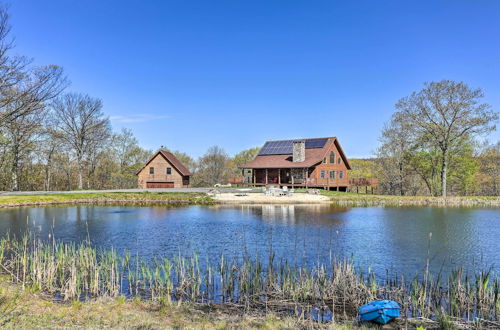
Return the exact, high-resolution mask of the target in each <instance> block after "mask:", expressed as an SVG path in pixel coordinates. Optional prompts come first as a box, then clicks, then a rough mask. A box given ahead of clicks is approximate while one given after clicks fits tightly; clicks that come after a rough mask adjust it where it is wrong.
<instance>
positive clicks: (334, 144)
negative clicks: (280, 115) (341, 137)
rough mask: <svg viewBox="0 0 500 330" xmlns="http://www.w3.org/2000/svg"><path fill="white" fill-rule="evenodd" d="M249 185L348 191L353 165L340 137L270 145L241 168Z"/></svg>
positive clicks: (275, 142)
mask: <svg viewBox="0 0 500 330" xmlns="http://www.w3.org/2000/svg"><path fill="white" fill-rule="evenodd" d="M240 168H241V169H242V170H243V175H244V176H246V180H245V181H246V184H248V185H253V186H264V185H277V186H288V187H297V188H298V187H304V188H324V189H328V190H338V191H346V190H347V187H348V186H349V178H348V173H347V171H348V170H350V169H351V166H350V165H349V161H348V160H347V157H346V156H345V154H344V151H343V150H342V147H341V146H340V143H339V141H338V139H337V138H336V137H326V138H312V139H299V140H281V141H267V142H266V143H265V144H264V146H263V147H262V149H261V150H260V152H259V154H258V155H257V157H255V159H254V160H252V161H251V162H249V163H247V164H244V165H242V166H240Z"/></svg>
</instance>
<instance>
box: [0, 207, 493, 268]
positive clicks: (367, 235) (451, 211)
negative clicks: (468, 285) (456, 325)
mask: <svg viewBox="0 0 500 330" xmlns="http://www.w3.org/2000/svg"><path fill="white" fill-rule="evenodd" d="M27 230H30V231H31V232H33V233H34V234H35V235H36V236H38V237H41V238H43V239H48V238H49V234H53V235H54V236H55V238H56V239H58V240H62V241H65V242H70V241H75V242H80V241H82V240H85V239H87V238H90V240H91V241H92V243H93V244H94V245H95V246H97V247H99V248H111V247H112V248H114V249H115V250H117V251H118V252H120V253H122V252H123V251H124V250H127V251H129V252H131V253H132V255H136V254H139V255H140V256H142V257H143V258H145V259H146V260H147V259H151V258H154V257H173V256H177V255H182V256H187V257H189V256H192V255H193V254H194V253H198V254H199V255H200V260H206V259H210V260H212V261H215V262H216V261H217V260H219V259H220V255H221V254H224V255H225V256H226V257H228V258H242V257H244V256H253V257H254V256H256V255H259V256H260V257H261V258H262V259H263V260H265V259H266V258H268V256H269V254H270V252H271V251H272V253H274V255H275V259H276V260H283V259H286V260H288V261H289V262H290V263H294V264H297V265H306V266H308V267H312V266H313V265H314V264H316V263H318V262H320V263H328V262H329V261H330V260H332V259H341V258H352V260H353V261H354V263H355V264H356V265H357V267H359V268H360V269H361V271H363V272H366V271H367V270H368V269H371V270H373V271H374V272H375V273H376V274H377V276H379V277H384V276H385V274H386V271H389V272H390V273H391V274H396V273H397V274H400V275H405V277H412V276H414V275H415V273H416V272H419V273H422V272H423V270H424V269H425V266H426V262H427V259H428V258H429V260H430V267H431V269H432V270H433V271H436V272H437V271H439V270H440V269H443V270H444V271H445V272H449V271H450V270H451V269H453V268H456V267H464V268H465V269H466V270H468V271H473V270H477V269H484V268H486V267H490V266H491V267H493V269H494V270H495V272H496V273H497V274H498V271H499V270H500V248H499V247H500V244H499V243H500V210H498V209H487V208H441V207H436V208H433V207H394V208H391V207H338V206H332V205H295V206H294V205H259V206H257V205H245V206H187V207H159V206H152V207H143V206H141V207H136V206H65V207H37V208H15V209H3V210H0V235H5V234H7V233H10V234H11V235H16V236H19V235H22V234H23V233H25V232H26V231H27ZM430 233H432V237H431V238H430Z"/></svg>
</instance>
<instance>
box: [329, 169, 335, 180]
mask: <svg viewBox="0 0 500 330" xmlns="http://www.w3.org/2000/svg"><path fill="white" fill-rule="evenodd" d="M330 179H335V171H330Z"/></svg>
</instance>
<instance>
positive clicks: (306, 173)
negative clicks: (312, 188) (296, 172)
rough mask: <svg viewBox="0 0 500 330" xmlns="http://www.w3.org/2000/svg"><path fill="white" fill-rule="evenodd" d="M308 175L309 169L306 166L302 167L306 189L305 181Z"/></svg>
mask: <svg viewBox="0 0 500 330" xmlns="http://www.w3.org/2000/svg"><path fill="white" fill-rule="evenodd" d="M308 175H309V171H308V169H307V167H304V178H305V180H306V189H307V181H308V179H309V178H308Z"/></svg>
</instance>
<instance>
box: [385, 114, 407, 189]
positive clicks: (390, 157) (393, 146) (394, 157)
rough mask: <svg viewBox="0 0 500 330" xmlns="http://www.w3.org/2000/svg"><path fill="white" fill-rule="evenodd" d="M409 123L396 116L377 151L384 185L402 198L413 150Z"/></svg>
mask: <svg viewBox="0 0 500 330" xmlns="http://www.w3.org/2000/svg"><path fill="white" fill-rule="evenodd" d="M407 130H408V127H407V123H406V122H405V121H404V119H403V118H402V117H401V116H400V115H399V114H397V113H396V114H394V115H393V116H392V118H391V121H390V122H389V123H388V124H386V125H385V127H384V129H383V130H382V135H381V137H380V142H381V146H380V147H379V148H378V150H377V154H378V157H379V158H380V159H381V161H380V162H379V163H380V164H379V165H380V168H381V169H382V173H380V174H381V175H382V176H383V178H384V180H382V182H381V183H382V184H383V185H385V186H386V190H388V191H389V192H390V193H392V194H394V193H397V194H399V195H401V196H403V195H405V194H406V191H407V187H406V186H407V177H408V175H409V171H408V161H407V157H406V156H407V154H408V152H409V150H411V148H412V145H413V140H412V138H411V137H410V135H409V134H408V131H407Z"/></svg>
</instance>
